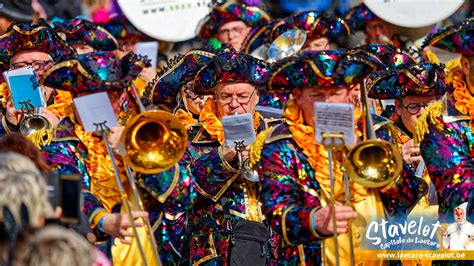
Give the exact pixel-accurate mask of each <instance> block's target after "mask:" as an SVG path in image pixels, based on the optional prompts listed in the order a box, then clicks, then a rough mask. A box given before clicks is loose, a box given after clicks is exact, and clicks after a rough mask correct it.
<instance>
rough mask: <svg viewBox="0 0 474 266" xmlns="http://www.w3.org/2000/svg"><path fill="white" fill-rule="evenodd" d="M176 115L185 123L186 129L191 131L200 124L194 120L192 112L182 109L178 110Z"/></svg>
mask: <svg viewBox="0 0 474 266" xmlns="http://www.w3.org/2000/svg"><path fill="white" fill-rule="evenodd" d="M174 115H175V116H176V117H178V119H179V120H181V123H183V125H184V127H185V128H186V129H189V128H190V127H192V126H193V125H196V124H197V123H198V121H197V119H195V118H193V114H192V113H191V112H186V111H185V110H183V109H181V108H180V109H178V110H177V111H176V112H175V113H174Z"/></svg>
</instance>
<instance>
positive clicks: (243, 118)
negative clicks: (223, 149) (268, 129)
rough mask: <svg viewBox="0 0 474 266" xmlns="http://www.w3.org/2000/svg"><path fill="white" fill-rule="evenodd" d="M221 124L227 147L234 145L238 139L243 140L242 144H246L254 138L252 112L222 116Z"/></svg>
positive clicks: (250, 142)
mask: <svg viewBox="0 0 474 266" xmlns="http://www.w3.org/2000/svg"><path fill="white" fill-rule="evenodd" d="M222 126H223V128H224V138H225V145H226V146H227V147H234V146H235V142H238V141H244V145H245V146H247V145H250V144H252V143H253V141H254V140H255V131H254V129H253V117H252V114H241V115H229V116H224V117H222Z"/></svg>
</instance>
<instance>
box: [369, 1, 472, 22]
mask: <svg viewBox="0 0 474 266" xmlns="http://www.w3.org/2000/svg"><path fill="white" fill-rule="evenodd" d="M463 3H464V1H463V0H365V1H364V4H365V5H366V6H367V7H368V8H369V9H370V10H371V11H372V12H374V14H375V15H377V16H378V17H379V18H381V19H383V20H385V21H387V22H390V23H392V24H394V25H397V26H400V27H405V28H422V27H427V26H430V25H433V24H436V23H438V22H440V21H442V20H444V19H446V18H448V17H449V16H451V15H452V14H454V12H456V10H458V9H459V8H460V7H461V5H462V4H463Z"/></svg>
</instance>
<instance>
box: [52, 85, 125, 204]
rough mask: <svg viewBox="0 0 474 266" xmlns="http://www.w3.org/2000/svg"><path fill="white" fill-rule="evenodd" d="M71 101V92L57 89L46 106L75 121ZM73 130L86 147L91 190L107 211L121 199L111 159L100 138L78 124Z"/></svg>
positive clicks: (119, 165)
mask: <svg viewBox="0 0 474 266" xmlns="http://www.w3.org/2000/svg"><path fill="white" fill-rule="evenodd" d="M72 103H73V101H72V95H71V93H69V92H65V91H58V94H57V95H56V97H55V98H54V104H52V105H50V106H48V109H49V110H50V111H51V112H52V113H53V114H55V115H56V116H58V117H60V118H64V117H66V116H68V117H70V118H71V121H73V122H75V121H76V120H75V118H74V108H73V105H72ZM75 123H76V122H75ZM74 132H75V133H76V136H77V137H78V138H79V140H80V141H81V142H82V143H83V144H84V146H85V147H86V148H87V152H88V157H87V163H88V164H89V174H90V176H91V177H92V180H91V192H92V193H93V194H94V195H95V196H96V197H97V198H98V199H99V200H100V201H101V202H102V204H104V207H105V208H106V210H107V211H111V210H112V207H113V206H114V205H116V204H119V203H121V202H122V200H121V198H120V191H119V190H118V186H117V182H116V181H115V172H114V170H113V167H112V161H111V158H110V156H109V155H108V153H107V149H106V147H105V145H104V143H103V141H102V138H100V137H96V136H94V135H93V134H92V133H87V132H85V131H84V129H83V128H82V126H80V125H78V124H76V125H75V126H74ZM116 162H117V166H118V169H119V171H120V180H122V182H123V181H125V180H127V177H126V176H127V175H126V172H125V169H124V167H123V164H122V162H121V161H120V160H117V161H116Z"/></svg>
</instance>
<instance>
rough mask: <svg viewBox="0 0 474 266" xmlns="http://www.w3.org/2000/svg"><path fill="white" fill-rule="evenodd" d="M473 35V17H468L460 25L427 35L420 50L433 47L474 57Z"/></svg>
mask: <svg viewBox="0 0 474 266" xmlns="http://www.w3.org/2000/svg"><path fill="white" fill-rule="evenodd" d="M473 34H474V17H470V18H468V19H467V20H465V21H463V22H461V23H458V24H456V25H452V26H450V27H447V28H446V29H443V30H440V31H438V32H437V33H434V34H430V35H428V37H426V39H425V41H424V43H423V45H422V46H421V48H422V49H424V48H425V47H427V46H433V47H436V48H439V49H443V50H446V51H449V52H452V53H458V54H462V55H466V56H472V55H474V37H473Z"/></svg>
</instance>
